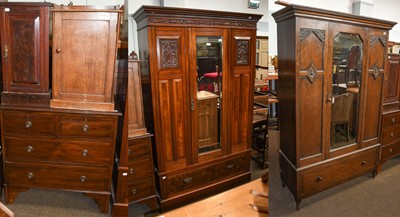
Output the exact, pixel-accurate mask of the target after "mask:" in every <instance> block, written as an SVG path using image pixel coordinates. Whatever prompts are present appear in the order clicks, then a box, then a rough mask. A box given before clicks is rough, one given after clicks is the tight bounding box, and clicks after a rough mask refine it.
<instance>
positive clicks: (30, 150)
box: [25, 145, 33, 153]
mask: <svg viewBox="0 0 400 217" xmlns="http://www.w3.org/2000/svg"><path fill="white" fill-rule="evenodd" d="M25 150H26V152H28V153H31V152H32V151H33V147H32V146H30V145H28V146H27V147H26V149H25Z"/></svg>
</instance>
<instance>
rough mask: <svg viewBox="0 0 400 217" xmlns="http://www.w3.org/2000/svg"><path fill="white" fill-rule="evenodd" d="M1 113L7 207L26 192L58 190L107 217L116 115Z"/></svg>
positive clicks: (43, 111)
mask: <svg viewBox="0 0 400 217" xmlns="http://www.w3.org/2000/svg"><path fill="white" fill-rule="evenodd" d="M2 109H3V114H2V120H3V122H2V140H3V141H4V144H3V150H4V173H5V183H6V185H5V199H6V203H13V202H14V199H15V198H16V197H17V195H18V194H19V193H20V192H22V191H27V190H29V189H30V188H48V189H59V190H68V191H77V192H82V193H84V194H85V195H86V196H88V197H91V198H93V199H95V200H96V202H97V204H98V205H99V208H100V210H101V211H102V212H104V213H108V210H109V202H110V197H111V174H112V167H113V157H114V146H115V138H116V133H115V132H116V128H117V118H118V114H119V113H95V112H92V113H90V114H89V113H87V112H79V111H76V112H67V111H65V110H49V109H40V110H39V109H36V110H32V109H22V108H21V109H17V108H13V107H3V108H2Z"/></svg>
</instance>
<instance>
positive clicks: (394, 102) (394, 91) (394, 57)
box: [383, 54, 400, 109]
mask: <svg viewBox="0 0 400 217" xmlns="http://www.w3.org/2000/svg"><path fill="white" fill-rule="evenodd" d="M386 67H387V68H386V72H385V86H384V93H385V95H384V99H383V106H384V108H385V107H386V108H388V109H389V108H390V109H398V108H399V105H400V88H399V87H400V55H399V54H388V59H387V62H386Z"/></svg>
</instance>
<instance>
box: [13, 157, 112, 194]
mask: <svg viewBox="0 0 400 217" xmlns="http://www.w3.org/2000/svg"><path fill="white" fill-rule="evenodd" d="M109 177H110V169H109V168H108V167H84V166H72V165H70V166H66V165H49V164H29V163H6V164H5V179H6V183H7V185H9V186H12V187H16V188H18V187H21V188H50V189H65V190H85V191H107V192H109V191H110V186H109Z"/></svg>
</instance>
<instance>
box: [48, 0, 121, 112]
mask: <svg viewBox="0 0 400 217" xmlns="http://www.w3.org/2000/svg"><path fill="white" fill-rule="evenodd" d="M121 12H122V11H121V10H120V9H119V8H117V7H115V6H109V7H106V6H105V7H104V8H103V9H95V7H92V8H89V7H88V6H71V7H70V6H63V5H61V6H54V8H53V56H52V57H53V71H52V79H53V83H52V87H53V88H52V99H51V101H50V107H51V108H63V109H78V110H79V109H83V110H96V111H114V90H113V82H114V69H115V59H116V52H117V50H116V49H117V41H118V33H119V26H120V25H119V16H120V13H121Z"/></svg>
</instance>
